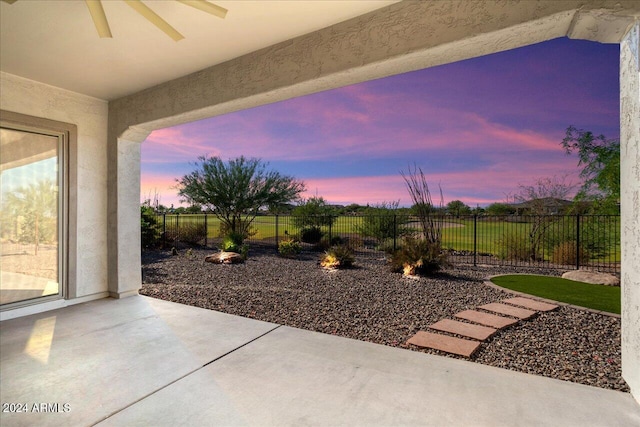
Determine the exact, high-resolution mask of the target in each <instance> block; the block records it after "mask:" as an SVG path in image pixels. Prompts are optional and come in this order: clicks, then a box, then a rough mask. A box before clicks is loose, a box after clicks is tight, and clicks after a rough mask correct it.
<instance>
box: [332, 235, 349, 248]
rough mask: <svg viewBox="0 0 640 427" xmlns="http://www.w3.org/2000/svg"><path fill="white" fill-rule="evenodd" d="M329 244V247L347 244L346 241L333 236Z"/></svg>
mask: <svg viewBox="0 0 640 427" xmlns="http://www.w3.org/2000/svg"><path fill="white" fill-rule="evenodd" d="M329 244H330V245H331V246H339V245H346V244H347V239H345V238H343V237H341V236H333V237H332V238H331V241H330V242H329Z"/></svg>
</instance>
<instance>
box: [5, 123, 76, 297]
mask: <svg viewBox="0 0 640 427" xmlns="http://www.w3.org/2000/svg"><path fill="white" fill-rule="evenodd" d="M63 144H64V137H63V135H60V134H55V133H53V134H49V133H47V132H40V131H35V130H33V131H32V130H26V129H14V128H9V127H2V128H0V275H1V276H0V304H1V305H2V306H6V305H7V304H15V303H20V302H36V301H39V299H41V298H43V297H48V296H49V297H50V296H58V295H62V286H61V283H62V280H60V279H61V277H62V274H61V273H62V272H61V270H62V269H61V262H60V256H61V254H60V249H61V248H60V241H61V240H62V239H61V238H60V237H61V231H62V230H61V228H62V224H61V223H62V221H61V206H62V204H61V203H60V195H61V185H62V179H61V177H62V174H61V172H60V171H61V170H62V165H61V158H62V156H61V152H62V148H63Z"/></svg>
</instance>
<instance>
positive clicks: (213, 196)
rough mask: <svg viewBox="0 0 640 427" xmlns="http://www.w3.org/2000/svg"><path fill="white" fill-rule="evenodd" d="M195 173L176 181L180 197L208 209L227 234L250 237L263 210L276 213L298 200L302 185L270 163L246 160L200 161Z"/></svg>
mask: <svg viewBox="0 0 640 427" xmlns="http://www.w3.org/2000/svg"><path fill="white" fill-rule="evenodd" d="M194 166H195V170H194V171H193V172H191V173H189V174H187V175H184V176H183V177H182V178H179V179H178V180H177V183H178V185H177V188H178V194H179V195H180V197H182V199H183V200H184V201H186V202H188V203H190V204H192V205H201V206H203V207H205V208H208V209H209V210H210V211H211V212H212V213H213V214H214V215H215V216H216V217H217V218H218V219H219V220H220V221H221V223H222V225H223V228H224V230H225V231H226V233H227V234H233V235H236V236H242V238H244V237H246V236H248V235H249V230H250V227H251V223H252V222H253V220H254V219H255V217H256V215H257V214H258V212H259V210H260V209H261V208H269V209H273V208H276V207H277V206H280V205H284V204H286V203H290V202H292V201H294V200H296V199H298V197H299V195H300V193H302V192H303V191H304V190H305V185H304V183H303V182H302V181H298V180H296V179H295V178H293V177H290V176H285V175H281V174H280V173H279V172H277V171H269V170H267V169H266V167H267V163H265V162H263V161H262V160H260V159H256V158H249V159H248V158H245V157H244V156H241V157H238V158H235V159H230V160H229V161H228V162H226V163H225V162H224V161H222V160H221V159H220V158H219V157H206V156H200V157H198V161H197V162H195V164H194Z"/></svg>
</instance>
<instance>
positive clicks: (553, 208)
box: [510, 197, 574, 215]
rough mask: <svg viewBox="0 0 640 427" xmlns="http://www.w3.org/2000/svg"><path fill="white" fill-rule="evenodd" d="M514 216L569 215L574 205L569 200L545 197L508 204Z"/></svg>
mask: <svg viewBox="0 0 640 427" xmlns="http://www.w3.org/2000/svg"><path fill="white" fill-rule="evenodd" d="M510 206H512V207H513V208H515V210H516V215H565V214H567V213H570V211H571V208H572V207H573V206H574V203H573V202H572V201H570V200H564V199H557V198H555V197H545V198H542V199H533V200H527V201H525V202H521V203H512V204H510Z"/></svg>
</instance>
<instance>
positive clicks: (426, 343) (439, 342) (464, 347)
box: [407, 331, 481, 357]
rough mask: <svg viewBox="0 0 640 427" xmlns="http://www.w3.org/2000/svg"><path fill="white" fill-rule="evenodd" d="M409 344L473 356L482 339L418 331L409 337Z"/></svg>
mask: <svg viewBox="0 0 640 427" xmlns="http://www.w3.org/2000/svg"><path fill="white" fill-rule="evenodd" d="M407 344H413V345H417V346H419V347H426V348H433V349H436V350H440V351H444V352H446V353H451V354H457V355H459V356H464V357H471V355H472V354H473V353H475V351H476V350H477V349H478V347H480V344H481V343H480V341H471V340H466V339H463V338H456V337H450V336H448V335H440V334H434V333H431V332H424V331H418V333H417V334H415V335H414V336H412V337H411V338H409V341H407Z"/></svg>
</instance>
